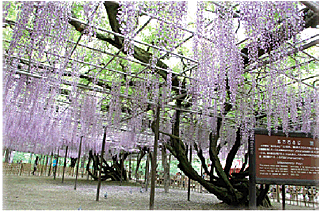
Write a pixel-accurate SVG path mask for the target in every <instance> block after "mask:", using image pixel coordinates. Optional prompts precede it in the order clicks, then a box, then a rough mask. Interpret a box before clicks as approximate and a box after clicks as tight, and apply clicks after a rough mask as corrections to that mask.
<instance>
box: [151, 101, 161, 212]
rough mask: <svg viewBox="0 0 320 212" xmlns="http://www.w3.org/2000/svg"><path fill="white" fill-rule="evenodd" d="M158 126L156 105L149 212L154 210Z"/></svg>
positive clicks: (158, 115) (158, 110) (158, 107)
mask: <svg viewBox="0 0 320 212" xmlns="http://www.w3.org/2000/svg"><path fill="white" fill-rule="evenodd" d="M159 125H160V106H159V104H158V105H157V111H156V127H155V132H154V134H155V135H154V145H153V158H152V160H151V191H150V208H149V209H150V210H153V209H154V196H155V184H156V172H157V149H158V141H159Z"/></svg>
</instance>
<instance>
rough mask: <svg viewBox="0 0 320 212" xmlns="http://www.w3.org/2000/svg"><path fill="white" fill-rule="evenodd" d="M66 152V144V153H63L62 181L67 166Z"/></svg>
mask: <svg viewBox="0 0 320 212" xmlns="http://www.w3.org/2000/svg"><path fill="white" fill-rule="evenodd" d="M67 154H68V146H67V147H66V154H65V155H64V164H63V173H62V183H63V180H64V172H65V171H66V166H67Z"/></svg>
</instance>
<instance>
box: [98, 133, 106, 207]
mask: <svg viewBox="0 0 320 212" xmlns="http://www.w3.org/2000/svg"><path fill="white" fill-rule="evenodd" d="M106 138H107V127H105V129H104V134H103V139H102V149H101V162H100V171H99V180H98V187H97V196H96V201H99V193H100V186H101V171H102V162H103V155H104V147H105V144H106Z"/></svg>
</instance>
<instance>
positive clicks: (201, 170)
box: [200, 165, 204, 193]
mask: <svg viewBox="0 0 320 212" xmlns="http://www.w3.org/2000/svg"><path fill="white" fill-rule="evenodd" d="M200 172H201V177H202V178H203V179H204V177H203V169H202V165H201V166H200ZM200 193H202V185H201V184H200Z"/></svg>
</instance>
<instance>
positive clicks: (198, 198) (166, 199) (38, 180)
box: [2, 175, 312, 210]
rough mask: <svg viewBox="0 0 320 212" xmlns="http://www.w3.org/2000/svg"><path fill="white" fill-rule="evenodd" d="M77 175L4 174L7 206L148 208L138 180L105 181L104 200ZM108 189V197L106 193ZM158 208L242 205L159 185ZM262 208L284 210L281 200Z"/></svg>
mask: <svg viewBox="0 0 320 212" xmlns="http://www.w3.org/2000/svg"><path fill="white" fill-rule="evenodd" d="M74 183H75V179H74V178H65V180H64V183H62V182H61V178H56V180H54V179H53V177H39V176H17V175H5V176H3V192H2V194H3V197H2V198H3V206H2V208H3V209H5V210H78V209H81V210H148V209H149V200H150V189H148V191H147V192H146V191H145V190H144V192H143V193H141V192H140V190H141V187H140V186H138V185H135V183H131V182H126V183H123V184H122V185H121V186H120V185H119V182H110V181H109V182H102V185H101V190H100V195H99V197H100V201H96V193H97V181H91V180H86V179H84V178H80V179H78V182H77V189H76V190H74ZM106 192H107V198H105V197H104V194H105V193H106ZM155 209H156V210H235V209H240V210H241V209H245V208H242V207H237V208H235V207H230V206H228V205H226V204H224V203H221V201H219V200H218V199H217V198H216V197H215V196H214V195H213V194H208V193H198V192H191V197H190V201H187V190H177V189H170V192H169V193H164V189H163V188H156V194H155ZM258 209H262V210H266V209H271V210H272V209H273V210H280V209H281V204H276V205H275V206H273V207H272V208H262V207H260V208H258ZM286 209H288V210H294V209H296V210H306V209H312V208H305V207H301V206H292V205H287V206H286Z"/></svg>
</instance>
